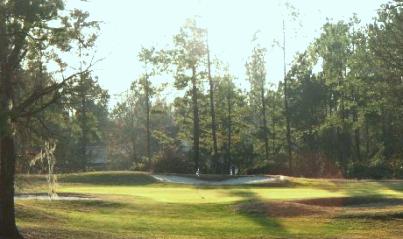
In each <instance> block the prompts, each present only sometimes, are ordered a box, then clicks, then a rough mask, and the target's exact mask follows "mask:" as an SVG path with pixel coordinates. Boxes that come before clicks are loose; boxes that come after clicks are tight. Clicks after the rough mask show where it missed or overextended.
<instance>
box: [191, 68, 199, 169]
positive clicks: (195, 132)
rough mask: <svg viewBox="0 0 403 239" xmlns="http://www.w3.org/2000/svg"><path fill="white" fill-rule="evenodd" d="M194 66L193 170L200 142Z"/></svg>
mask: <svg viewBox="0 0 403 239" xmlns="http://www.w3.org/2000/svg"><path fill="white" fill-rule="evenodd" d="M196 83H197V82H196V67H195V66H193V67H192V104H193V160H194V162H195V170H198V169H199V167H200V162H199V157H200V156H199V155H200V152H199V144H200V124H199V106H198V102H197V98H198V97H197V94H198V90H197V84H196Z"/></svg>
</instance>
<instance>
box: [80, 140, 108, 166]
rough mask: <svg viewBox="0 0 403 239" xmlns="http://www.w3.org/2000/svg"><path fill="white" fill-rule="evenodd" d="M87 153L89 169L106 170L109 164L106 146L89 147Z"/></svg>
mask: <svg viewBox="0 0 403 239" xmlns="http://www.w3.org/2000/svg"><path fill="white" fill-rule="evenodd" d="M85 151H86V156H87V160H88V166H89V167H95V168H104V167H105V166H106V164H107V162H108V153H107V150H106V145H103V144H99V145H88V146H87V147H86V150H85Z"/></svg>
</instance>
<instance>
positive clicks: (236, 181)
mask: <svg viewBox="0 0 403 239" xmlns="http://www.w3.org/2000/svg"><path fill="white" fill-rule="evenodd" d="M152 176H153V177H154V178H155V179H156V180H158V181H160V182H165V183H178V184H190V185H242V184H262V183H268V182H274V181H277V180H279V179H278V178H275V177H269V176H240V177H235V178H229V179H224V180H217V181H213V180H203V179H198V178H193V177H184V176H175V175H160V174H154V175H152Z"/></svg>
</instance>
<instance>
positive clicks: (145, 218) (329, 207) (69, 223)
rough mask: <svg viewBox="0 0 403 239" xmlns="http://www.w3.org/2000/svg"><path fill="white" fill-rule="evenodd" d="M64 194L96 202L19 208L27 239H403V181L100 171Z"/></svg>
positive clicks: (34, 182)
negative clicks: (229, 182)
mask: <svg viewBox="0 0 403 239" xmlns="http://www.w3.org/2000/svg"><path fill="white" fill-rule="evenodd" d="M18 181H19V182H20V183H19V185H20V187H19V192H34V191H35V192H40V191H42V192H43V191H46V185H43V183H45V182H46V181H45V180H43V178H42V177H39V176H20V177H19V179H18ZM58 192H62V193H66V194H71V193H74V194H77V193H79V194H84V195H90V196H91V197H94V198H95V200H86V201H33V200H27V201H25V200H20V201H17V217H18V225H19V227H20V228H21V229H22V231H23V232H24V234H25V235H26V237H27V238H35V239H36V238H46V239H47V238H52V239H55V238H77V239H80V238H400V236H401V235H402V233H403V203H402V202H403V201H402V200H403V181H352V180H349V181H347V180H311V179H295V178H291V179H289V180H288V181H287V182H286V183H284V184H281V185H269V184H268V185H264V186H225V187H219V186H203V187H201V186H198V187H196V186H189V185H174V184H165V183H158V182H156V181H155V180H154V179H153V178H152V177H150V176H149V175H147V174H145V173H134V172H101V173H85V174H70V175H60V176H59V186H58ZM332 198H338V199H337V200H334V199H332ZM310 199H315V200H310ZM331 202H336V203H331ZM339 202H340V203H339Z"/></svg>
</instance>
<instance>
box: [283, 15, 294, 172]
mask: <svg viewBox="0 0 403 239" xmlns="http://www.w3.org/2000/svg"><path fill="white" fill-rule="evenodd" d="M283 60H284V62H283V63H284V64H283V68H284V69H283V70H284V113H285V121H286V122H285V123H286V131H287V132H286V139H287V153H288V171H289V174H293V166H292V150H291V127H290V114H289V109H288V82H287V69H286V64H285V22H284V20H283Z"/></svg>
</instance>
